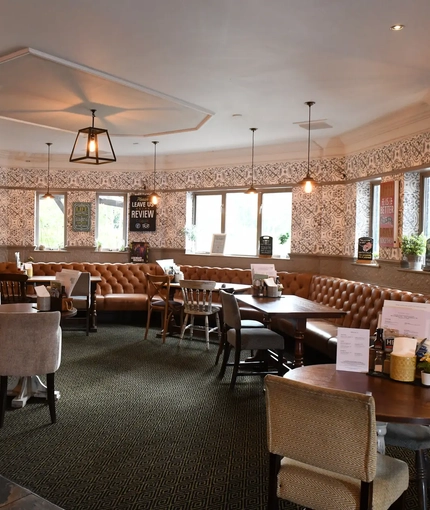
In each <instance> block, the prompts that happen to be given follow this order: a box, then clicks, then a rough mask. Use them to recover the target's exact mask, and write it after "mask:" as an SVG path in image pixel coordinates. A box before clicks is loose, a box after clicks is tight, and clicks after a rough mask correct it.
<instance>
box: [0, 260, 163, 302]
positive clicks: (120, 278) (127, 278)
mask: <svg viewBox="0 0 430 510" xmlns="http://www.w3.org/2000/svg"><path fill="white" fill-rule="evenodd" d="M1 269H2V268H1V265H0V271H1ZM61 269H74V270H77V271H87V272H89V273H90V274H91V276H100V278H101V282H100V283H98V284H97V290H96V306H97V311H123V310H127V311H136V310H137V311H142V310H143V311H146V310H147V309H148V293H147V281H146V276H145V275H146V273H152V274H158V273H160V274H163V270H162V269H161V267H160V266H159V265H158V264H156V263H148V264H90V263H78V262H72V263H70V264H66V263H34V264H33V274H34V276H54V275H55V273H57V272H60V271H61Z"/></svg>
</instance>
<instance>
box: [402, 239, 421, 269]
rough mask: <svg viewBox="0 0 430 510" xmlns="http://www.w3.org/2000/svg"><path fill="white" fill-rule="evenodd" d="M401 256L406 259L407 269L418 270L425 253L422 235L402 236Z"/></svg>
mask: <svg viewBox="0 0 430 510" xmlns="http://www.w3.org/2000/svg"><path fill="white" fill-rule="evenodd" d="M401 249H402V254H403V255H404V256H406V257H407V259H408V262H409V268H410V269H415V270H420V269H421V257H422V255H424V253H425V252H426V238H425V237H424V234H423V233H422V232H421V234H411V235H404V236H402V241H401Z"/></svg>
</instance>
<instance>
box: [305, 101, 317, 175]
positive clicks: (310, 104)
mask: <svg viewBox="0 0 430 510" xmlns="http://www.w3.org/2000/svg"><path fill="white" fill-rule="evenodd" d="M306 104H307V105H308V106H309V120H308V173H307V175H306V177H310V159H311V108H312V106H313V105H314V104H315V101H307V103H306Z"/></svg>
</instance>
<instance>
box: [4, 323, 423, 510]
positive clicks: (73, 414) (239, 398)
mask: <svg viewBox="0 0 430 510" xmlns="http://www.w3.org/2000/svg"><path fill="white" fill-rule="evenodd" d="M143 334H144V328H143V327H140V326H125V325H121V326H118V325H102V326H101V327H100V328H99V331H98V332H97V333H95V334H91V335H90V336H89V337H86V336H85V333H81V332H71V331H65V332H64V333H63V359H62V364H61V367H60V369H59V370H58V372H57V375H56V389H57V390H59V391H60V392H61V398H60V400H59V401H58V402H57V424H55V425H51V424H50V419H49V411H48V407H47V405H41V404H40V401H37V400H36V399H32V401H30V403H29V404H27V406H26V407H25V408H24V409H18V410H11V409H9V410H8V411H7V412H6V417H5V424H4V427H3V429H1V430H0V475H3V476H4V477H6V478H8V479H10V480H12V481H14V482H16V483H18V484H20V485H22V486H24V487H26V488H28V489H30V490H32V491H34V492H35V493H36V494H38V495H39V496H41V497H43V498H46V499H47V500H49V501H51V502H53V503H55V504H57V505H59V506H60V507H63V508H64V509H66V510H98V509H109V510H112V509H117V510H134V509H145V510H146V509H174V510H181V509H184V510H185V509H190V510H192V509H214V510H217V509H219V510H221V509H223V510H225V509H228V510H234V509H238V510H257V509H258V510H261V509H264V508H265V505H266V495H267V490H266V489H267V476H268V462H267V461H268V454H267V449H266V423H265V404H264V394H263V385H262V380H261V378H259V377H242V378H239V379H238V382H237V384H236V389H235V391H234V392H233V393H232V392H230V391H229V389H228V385H229V381H230V369H227V373H226V377H225V379H224V380H223V381H219V380H218V379H217V377H216V376H217V374H218V370H219V368H218V367H215V366H214V359H215V355H216V348H217V347H216V346H215V345H212V346H211V350H210V351H209V352H207V351H206V350H205V345H204V342H201V341H193V342H190V341H189V340H185V341H183V343H182V345H181V347H180V348H178V347H177V339H176V338H167V340H166V344H164V345H163V344H162V343H161V339H159V338H156V337H155V334H154V332H153V331H151V334H150V337H149V338H148V340H147V341H143ZM397 453H398V454H401V455H403V452H397ZM412 458H413V457H412V455H410V456H409V460H411V459H412ZM412 474H413V473H412ZM281 508H282V509H288V510H290V509H291V510H293V509H294V510H296V506H295V505H291V504H288V503H284V502H282V504H281ZM407 508H408V509H412V508H417V505H416V497H415V490H414V487H413V482H412V483H411V489H410V490H409V491H408V500H407ZM333 510H335V509H333Z"/></svg>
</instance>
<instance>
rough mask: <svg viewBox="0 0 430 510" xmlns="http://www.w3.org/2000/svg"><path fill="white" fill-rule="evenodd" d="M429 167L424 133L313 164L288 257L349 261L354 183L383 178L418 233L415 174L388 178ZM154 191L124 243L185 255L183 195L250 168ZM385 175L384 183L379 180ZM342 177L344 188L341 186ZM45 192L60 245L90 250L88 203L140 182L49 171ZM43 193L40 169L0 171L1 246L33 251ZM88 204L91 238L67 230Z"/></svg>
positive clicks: (357, 219) (275, 170) (363, 215)
mask: <svg viewBox="0 0 430 510" xmlns="http://www.w3.org/2000/svg"><path fill="white" fill-rule="evenodd" d="M427 164H430V132H429V133H423V134H420V135H417V136H415V137H413V138H410V139H406V140H402V141H397V142H394V143H392V144H390V145H386V146H384V147H380V148H376V149H372V150H369V151H364V152H362V153H358V154H354V155H351V156H348V157H343V158H326V159H320V160H312V161H311V168H310V172H311V175H312V177H314V179H315V180H316V181H317V182H318V183H320V184H321V185H319V186H317V187H316V189H315V191H314V192H313V193H312V194H310V195H307V194H305V193H304V192H303V191H302V189H301V188H300V187H298V186H295V187H293V224H292V236H291V241H292V246H291V251H292V252H293V253H308V254H325V255H344V256H351V257H353V256H354V254H355V253H356V240H357V238H358V237H360V236H364V235H368V233H369V218H370V210H369V197H370V187H369V183H368V182H360V181H359V180H360V179H364V178H369V177H375V176H382V177H383V179H384V180H391V179H398V180H400V182H401V186H400V188H401V196H400V208H399V228H402V227H404V228H405V229H407V230H411V231H417V228H418V226H417V225H418V211H417V207H416V204H417V190H418V187H419V175H418V173H417V172H411V173H402V172H399V173H398V174H396V175H394V176H393V175H391V173H392V172H393V171H395V170H404V169H405V168H407V169H413V168H418V167H423V166H425V165H427ZM306 165H307V163H306V162H305V161H298V162H297V161H296V162H278V163H271V164H261V165H255V166H254V183H255V185H256V187H258V186H266V185H270V186H276V185H282V186H294V185H295V184H296V183H297V182H298V181H300V180H301V179H302V178H303V177H304V176H305V174H306ZM158 173H159V175H158V184H159V192H160V194H161V195H162V200H161V203H160V205H159V207H158V213H157V214H158V216H157V230H156V232H151V233H147V234H145V236H144V239H142V234H140V233H135V232H131V233H130V234H129V241H141V240H146V241H148V242H149V243H150V245H151V246H157V247H165V248H184V243H185V239H184V235H183V234H182V233H181V229H182V228H183V227H184V226H185V225H186V210H187V208H188V210H189V202H188V201H189V193H188V192H190V191H192V190H198V189H216V188H218V187H223V188H225V187H229V186H231V187H237V186H243V185H244V183H248V182H250V180H251V168H250V166H249V165H239V166H234V167H211V168H203V169H201V168H197V169H192V170H177V171H169V172H164V173H163V171H162V170H161V171H159V172H158ZM387 173H390V175H386V176H384V174H387ZM343 174H345V177H346V180H345V181H346V182H345V184H343V183H342V181H343ZM50 186H51V188H52V189H53V190H58V191H60V190H64V191H66V193H67V213H68V215H67V216H68V217H67V244H68V245H70V246H93V245H94V238H95V232H94V228H95V211H96V207H95V201H96V193H97V192H98V191H118V190H123V191H124V190H125V191H127V192H128V193H129V194H133V193H136V192H141V186H142V176H141V174H139V173H138V172H131V171H127V170H123V171H118V170H116V171H109V170H108V169H106V168H103V171H102V172H101V171H96V172H91V171H88V170H87V169H85V168H83V169H80V168H77V169H76V170H75V171H74V172H70V170H69V169H64V170H63V169H58V170H52V171H51V183H50ZM46 187H47V182H46V171H45V169H28V168H5V167H1V168H0V227H1V229H0V245H12V246H15V245H23V246H33V245H34V191H35V190H39V191H43V190H45V189H46ZM74 202H91V203H92V204H93V207H92V222H91V224H92V230H91V232H73V231H72V204H73V203H74ZM384 257H386V258H393V259H395V258H396V257H398V250H391V251H390V250H388V251H387V253H384Z"/></svg>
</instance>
